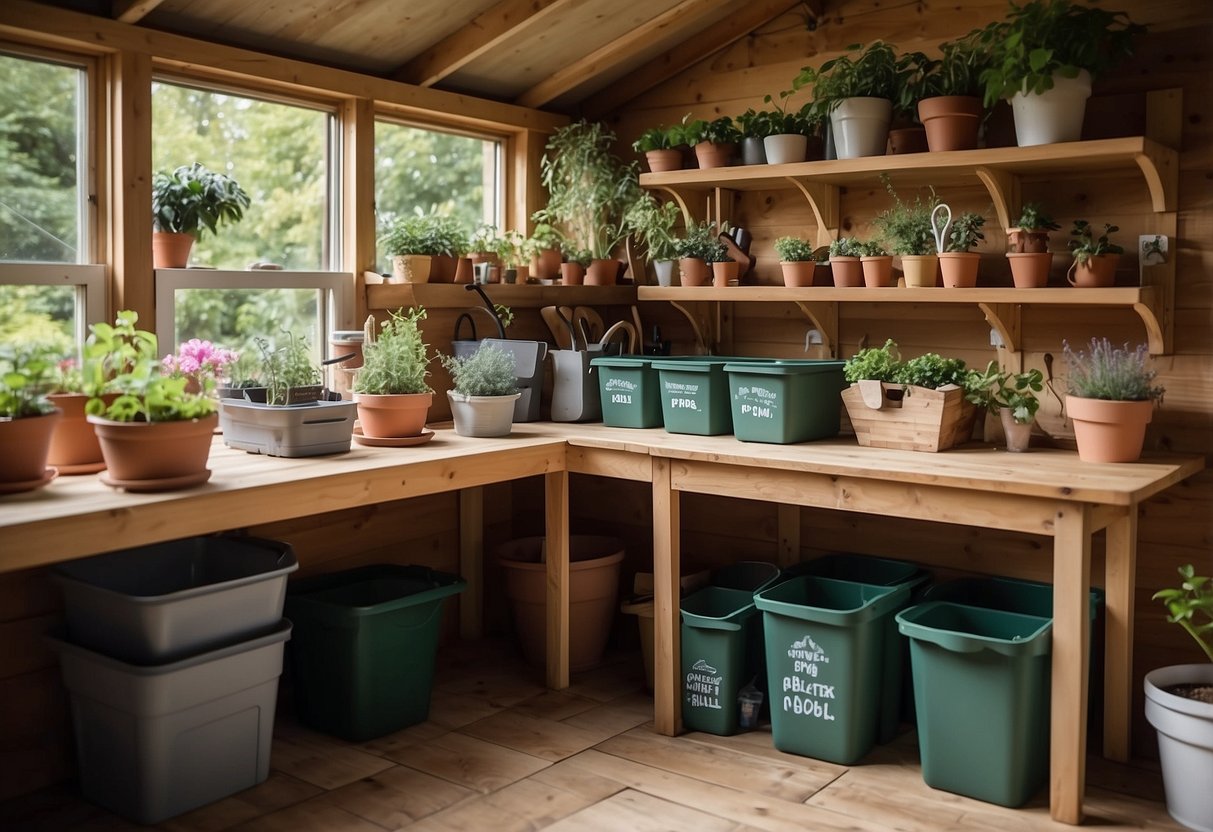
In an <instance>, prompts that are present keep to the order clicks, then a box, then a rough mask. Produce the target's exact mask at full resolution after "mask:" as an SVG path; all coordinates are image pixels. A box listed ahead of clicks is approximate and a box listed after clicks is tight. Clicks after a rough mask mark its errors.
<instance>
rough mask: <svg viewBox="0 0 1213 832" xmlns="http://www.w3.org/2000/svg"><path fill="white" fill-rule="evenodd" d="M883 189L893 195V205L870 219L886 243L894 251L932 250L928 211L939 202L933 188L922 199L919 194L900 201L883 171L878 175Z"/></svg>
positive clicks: (932, 243)
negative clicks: (911, 199)
mask: <svg viewBox="0 0 1213 832" xmlns="http://www.w3.org/2000/svg"><path fill="white" fill-rule="evenodd" d="M881 181H883V182H884V185H885V189H886V190H887V191H888V192H889V195H890V196H891V197H893V207H892V208H889V209H887V210H885V211H882V212H881V213H879V214H877V215H876V218H875V219H874V220H873V223H874V224H875V225H876V227H877V228H879V229H880V231H881V234H882V235H883V236H884V239H885V240H887V241H888V242H889V243H890V248H891V249H892V251H893V253H894V254H908V255H924V254H934V253H935V233H934V230H933V229H932V228H931V212H932V211H934V210H935V206H936V205H938V204H939V198H938V197H937V196H935V189H934V188H932V189H931V196H930V197H929V198H928V199H925V200H924V199H923V198H922V196H921V195H917V196H915V197H914V201H913V202H910V203H907V202H903V201H902V199H901V197H899V196H898V195H897V191H895V190H894V189H893V184H892V182H891V181H890V180H889V177H888V176H887V175H882V176H881Z"/></svg>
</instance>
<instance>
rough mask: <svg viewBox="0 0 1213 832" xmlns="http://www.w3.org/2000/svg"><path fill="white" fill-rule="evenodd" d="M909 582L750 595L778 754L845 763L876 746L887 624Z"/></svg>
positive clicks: (831, 584) (809, 583) (818, 583)
mask: <svg viewBox="0 0 1213 832" xmlns="http://www.w3.org/2000/svg"><path fill="white" fill-rule="evenodd" d="M909 596H910V587H909V585H908V584H903V585H901V586H887V587H886V586H875V585H873V584H860V583H852V582H850V581H839V580H834V579H833V578H818V577H812V576H801V577H795V578H790V579H789V580H786V581H784V582H782V583H779V584H776V585H775V586H773V587H770V588H768V589H765V590H763V591H762V592H759V593H758V594H757V595H755V596H754V604H755V605H756V606H757V607H758V609H760V610H762V613H763V627H764V628H765V630H766V660H767V681H768V684H769V686H770V691H771V735H772V738H773V739H774V742H775V747H776V748H778V749H779V750H780V751H787V752H790V753H792V754H800V755H802V756H806V757H816V758H818V759H821V760H828V761H830V762H833V763H840V764H842V765H850V764H851V763H854V762H855V761H857V760H858V759H859V758H860V757H862V756H863V755H864V754H866V753H867V752H868V751H869V750H871V748H872V746H873V745H875V743H876V729H877V726H878V722H879V716H880V703H881V696H880V684H881V675H882V661H883V650H884V641H885V632H886V630H887V628H888V619H889V618H891V617H892V615H893V614H894V612H895V611H896V610H898V609H900V608H901V607H902V606H904V605H905V602H906V600H907V599H908V598H909Z"/></svg>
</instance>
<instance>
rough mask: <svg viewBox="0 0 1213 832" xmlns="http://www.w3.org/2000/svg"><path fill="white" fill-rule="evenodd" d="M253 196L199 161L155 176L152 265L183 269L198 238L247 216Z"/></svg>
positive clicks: (153, 186)
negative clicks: (250, 197)
mask: <svg viewBox="0 0 1213 832" xmlns="http://www.w3.org/2000/svg"><path fill="white" fill-rule="evenodd" d="M248 207H249V196H248V194H247V193H245V192H244V189H243V188H241V187H240V184H239V183H238V182H236V180H235V179H232V178H231V177H230V176H226V175H224V174H222V173H215V172H214V171H212V170H209V169H207V168H206V167H204V166H202V165H200V164H198V163H197V162H195V163H194V164H192V165H181V166H180V167H178V168H176V169H175V170H172V171H159V172H157V173H156V174H155V175H154V176H153V177H152V265H153V267H154V268H157V269H183V268H185V267H186V266H187V265H189V260H190V249H191V248H193V246H194V241H195V240H197V239H201V237H202V235H203V234H204V233H205V232H207V231H209V232H211V233H212V234H215V233H217V232H218V229H219V226H220V225H223V224H225V223H227V224H234V223H237V222H240V220H242V219H243V218H244V212H245V210H246V209H247V208H248Z"/></svg>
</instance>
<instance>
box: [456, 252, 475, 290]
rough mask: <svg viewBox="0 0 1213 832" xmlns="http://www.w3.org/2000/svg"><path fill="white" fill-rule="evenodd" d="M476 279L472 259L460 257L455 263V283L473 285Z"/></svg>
mask: <svg viewBox="0 0 1213 832" xmlns="http://www.w3.org/2000/svg"><path fill="white" fill-rule="evenodd" d="M474 278H475V271H474V267H473V264H472V258H470V257H460V258H459V259H458V260H456V261H455V278H454V282H455V283H463V284H466V283H471V282H472V280H473V279H474Z"/></svg>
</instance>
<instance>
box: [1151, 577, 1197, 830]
mask: <svg viewBox="0 0 1213 832" xmlns="http://www.w3.org/2000/svg"><path fill="white" fill-rule="evenodd" d="M1179 577H1180V583H1179V586H1177V587H1172V588H1167V589H1160V590H1159V591H1158V592H1156V593H1154V600H1156V601H1162V602H1163V604H1165V605H1166V607H1167V612H1168V613H1169V614H1168V615H1167V621H1169V622H1171V623H1172V624H1178V625H1179V626H1180V627H1182V628H1183V629H1184V631H1185V632H1187V633H1188V635H1190V636H1192V638H1193V639H1195V641H1196V644H1197V645H1198V646H1199V648H1200V650H1201V652H1202V653H1203V654H1204V655H1205V657H1206V658H1207V659H1208V661H1205V662H1202V663H1199V664H1181V665H1173V666H1171V667H1160V668H1158V669H1157V670H1152V671H1150V672H1149V673H1147V674H1146V678H1145V690H1146V720H1147V721H1148V722H1149V723H1150V724H1151V725H1153V726H1154V728H1155V729H1156V730H1157V731H1158V752H1159V757H1160V758H1161V761H1162V780H1163V787H1164V788H1165V790H1166V794H1167V812H1168V813H1169V814H1170V815H1171V817H1173V818H1175V820H1177V821H1179V822H1180V823H1181V824H1183V825H1184V826H1186V827H1188V828H1190V829H1194V830H1197V832H1213V790H1211V789H1210V788H1209V784H1210V783H1213V578H1210V577H1207V576H1200V575H1197V574H1196V569H1195V567H1193V566H1192V565H1191V564H1187V565H1186V566H1181V567H1179Z"/></svg>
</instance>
